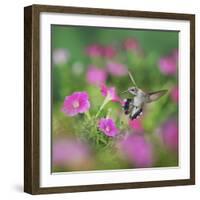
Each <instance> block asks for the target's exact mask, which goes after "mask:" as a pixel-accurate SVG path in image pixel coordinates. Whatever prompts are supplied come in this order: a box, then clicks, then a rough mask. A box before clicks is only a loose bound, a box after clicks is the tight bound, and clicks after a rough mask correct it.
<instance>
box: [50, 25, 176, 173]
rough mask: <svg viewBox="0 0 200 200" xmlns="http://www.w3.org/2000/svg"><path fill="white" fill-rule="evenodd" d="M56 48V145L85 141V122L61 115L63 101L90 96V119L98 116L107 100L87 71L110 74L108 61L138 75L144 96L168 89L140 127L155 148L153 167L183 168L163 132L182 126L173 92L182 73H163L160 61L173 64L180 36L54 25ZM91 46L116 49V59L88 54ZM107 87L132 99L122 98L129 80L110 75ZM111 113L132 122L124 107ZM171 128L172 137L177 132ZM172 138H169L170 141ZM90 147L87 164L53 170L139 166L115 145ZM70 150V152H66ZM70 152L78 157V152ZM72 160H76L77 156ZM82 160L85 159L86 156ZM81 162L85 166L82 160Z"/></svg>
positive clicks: (64, 164) (65, 164) (149, 108)
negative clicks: (128, 43) (78, 94)
mask: <svg viewBox="0 0 200 200" xmlns="http://www.w3.org/2000/svg"><path fill="white" fill-rule="evenodd" d="M127 38H133V39H134V40H135V39H136V40H137V42H138V44H139V50H138V49H133V51H132V50H130V49H129V50H127V49H124V47H123V43H124V41H125V40H126V39H127ZM51 43H52V66H51V67H52V105H53V108H52V139H53V144H54V143H56V142H57V141H58V140H59V139H62V140H63V141H64V140H65V139H66V140H68V139H69V138H70V139H69V140H70V141H71V140H76V139H77V138H78V139H79V134H80V138H82V137H83V136H82V135H81V134H82V133H79V132H80V130H81V131H82V128H81V127H80V126H81V123H83V122H84V119H83V116H82V115H80V116H76V117H69V116H66V115H65V114H64V113H63V112H61V108H62V105H63V102H64V99H65V97H66V96H68V95H70V94H72V93H73V92H75V91H87V93H88V94H89V96H90V101H91V108H90V114H91V115H94V114H95V113H96V112H97V111H98V109H99V107H100V105H101V103H102V101H103V99H104V97H103V96H102V95H101V92H100V88H99V87H98V86H97V85H95V84H91V83H89V82H88V80H87V70H88V68H89V66H91V65H93V66H96V67H97V68H99V69H105V70H106V64H107V62H110V61H112V62H117V63H121V64H123V65H124V66H125V67H126V68H127V69H128V70H129V71H130V72H131V73H132V74H133V76H134V79H135V80H136V82H137V85H138V86H139V87H140V88H141V89H143V90H144V91H149V92H152V91H156V90H161V89H168V94H167V95H165V96H164V97H162V98H161V99H160V100H159V101H157V102H155V103H152V104H149V105H148V106H147V108H146V109H145V110H146V111H144V115H143V117H142V119H141V120H140V122H139V123H140V126H141V129H142V131H141V132H142V133H141V134H143V135H145V137H147V138H148V139H149V140H150V142H151V144H152V145H153V147H154V154H155V156H154V157H155V161H154V162H153V164H152V166H153V167H162V166H164V167H166V166H177V165H178V151H177V149H175V150H174V149H171V148H170V145H169V144H167V143H165V141H164V140H163V137H162V133H161V132H162V131H161V130H162V127H164V124H165V123H167V122H168V121H169V120H170V119H173V120H172V121H176V122H177V118H178V102H177V101H175V100H174V99H173V93H172V91H173V88H175V87H177V86H178V79H177V72H175V73H173V74H172V73H171V74H166V73H163V72H162V70H161V67H162V66H161V67H160V66H159V60H160V59H161V58H163V57H164V58H166V59H168V58H169V59H171V57H170V56H171V55H172V54H173V51H174V50H178V32H174V31H157V30H134V29H117V28H116V29H113V28H112V29H111V28H99V27H73V26H60V25H52V27H51ZM92 44H99V45H101V46H108V45H109V46H112V47H113V48H114V50H115V51H116V54H115V55H114V56H113V57H111V58H110V57H109V58H106V57H102V56H97V57H93V56H91V55H88V53H87V51H86V49H87V47H88V46H90V45H92ZM59 53H60V54H59ZM169 59H168V60H169ZM168 60H167V61H166V62H165V63H164V65H163V67H164V68H167V67H171V66H170V64H171V60H169V62H168ZM176 67H177V64H176ZM105 83H106V85H108V86H114V87H115V88H116V90H117V93H118V95H119V96H120V97H121V98H122V99H123V98H127V97H131V95H128V94H123V95H122V94H121V92H122V91H124V90H126V89H127V88H128V87H131V86H132V83H131V82H130V79H129V77H128V76H127V75H123V76H115V75H113V74H108V76H107V78H106V82H105ZM110 108H111V109H112V114H111V116H112V117H113V118H114V119H115V121H117V120H118V121H119V120H120V118H123V119H122V120H123V121H124V120H127V121H128V117H126V116H125V115H124V114H123V111H122V109H121V105H119V104H116V103H113V102H111V103H109V104H108V105H107V106H106V107H105V109H104V111H103V112H102V114H101V117H103V116H105V114H106V112H107V109H110ZM118 113H120V114H118ZM127 124H128V122H127ZM177 127H178V124H177ZM168 129H169V131H172V132H173V129H172V130H171V129H170V128H168ZM127 130H129V131H130V130H131V132H133V133H134V131H135V130H134V127H133V128H130V127H128V125H127ZM163 132H165V130H164V131H163ZM175 132H176V131H175ZM63 138H64V139H63ZM170 138H171V140H173V137H171V136H170ZM170 138H169V139H168V140H169V141H170ZM84 142H85V141H84ZM117 142H118V141H117V140H116V141H115V143H116V144H117ZM173 142H174V141H172V143H173ZM168 143H170V142H168ZM66 146H67V145H66ZM86 146H87V148H88V149H90V150H89V152H90V153H88V154H89V156H88V155H87V156H86V157H85V160H84V159H83V161H81V162H77V163H78V164H77V163H76V162H75V163H76V164H75V165H70V164H69V162H71V161H70V159H69V160H68V158H66V160H65V161H63V162H60V163H58V164H57V163H56V162H55V163H54V162H53V163H52V170H53V171H74V170H79V171H81V170H99V169H118V168H121V169H123V168H134V167H135V165H134V162H133V163H132V162H130V161H129V159H128V158H127V159H124V158H123V156H122V155H121V153H120V151H123V150H119V151H118V150H116V146H114V147H113V146H112V147H111V148H110V149H108V148H107V149H103V148H102V149H103V150H101V146H100V148H99V147H98V148H95V147H94V146H93V145H91V144H90V141H87V139H86ZM52 148H53V147H52ZM58 149H59V145H58ZM65 150H66V151H67V147H66V149H65ZM53 151H54V150H53ZM61 151H62V150H61ZM71 151H72V150H71ZM58 152H59V151H58ZM113 152H114V153H113ZM71 153H72V154H73V151H72V152H71ZM73 155H74V157H76V153H74V154H73ZM53 156H54V155H53ZM55 156H56V154H55ZM82 156H83V157H84V156H85V155H82ZM63 159H65V156H63ZM75 160H76V159H75ZM77 160H79V161H80V159H78V158H77Z"/></svg>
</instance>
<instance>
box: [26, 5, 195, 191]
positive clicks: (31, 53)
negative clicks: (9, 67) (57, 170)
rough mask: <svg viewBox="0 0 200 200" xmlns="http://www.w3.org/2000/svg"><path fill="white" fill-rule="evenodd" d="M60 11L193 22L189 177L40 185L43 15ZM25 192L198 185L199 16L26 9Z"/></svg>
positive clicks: (191, 27)
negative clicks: (196, 18) (196, 40)
mask: <svg viewBox="0 0 200 200" xmlns="http://www.w3.org/2000/svg"><path fill="white" fill-rule="evenodd" d="M41 13H58V14H60V15H62V14H79V15H89V16H101V17H104V16H112V17H119V16H120V17H122V18H123V17H126V18H129V19H131V18H142V19H162V20H179V21H186V22H189V24H190V40H189V41H190V46H189V52H190V66H188V67H190V83H189V84H190V133H188V134H189V137H190V147H189V157H190V158H189V168H190V169H189V171H190V173H189V177H188V178H183V179H177V180H176V179H175V180H159V181H158V180H157V181H153V180H152V181H143V182H123V183H121V182H120V183H109V184H107V183H106V184H90V185H76V186H73V185H68V186H55V187H41V186H40V178H41V177H40V176H41V171H40V159H41V155H40V143H41V140H40V126H41V121H40V113H41V112H40V111H41V104H40V83H41V80H40V59H41V55H40V40H41V38H40V29H41V24H40V14H41ZM24 95H25V97H24V191H25V192H27V193H30V194H47V193H62V192H83V191H98V190H112V189H130V188H145V187H161V186H176V185H191V184H195V16H194V15H192V14H178V13H163V12H148V11H130V10H129V11H127V10H111V9H97V8H79V7H63V6H49V5H32V6H28V7H25V9H24Z"/></svg>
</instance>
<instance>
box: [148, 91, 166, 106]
mask: <svg viewBox="0 0 200 200" xmlns="http://www.w3.org/2000/svg"><path fill="white" fill-rule="evenodd" d="M166 93H167V90H160V91H156V92H149V93H148V98H147V103H151V102H153V101H157V100H158V99H160V97H162V96H163V95H164V94H166Z"/></svg>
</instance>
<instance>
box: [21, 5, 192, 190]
mask: <svg viewBox="0 0 200 200" xmlns="http://www.w3.org/2000/svg"><path fill="white" fill-rule="evenodd" d="M24 63H25V64H24V76H25V79H24V80H25V83H24V92H25V99H24V103H25V105H24V110H25V115H24V116H25V117H24V124H25V125H24V126H25V127H24V191H25V192H28V193H30V194H43V193H60V192H81V191H95V190H111V189H126V188H141V187H160V186H175V185H191V184H194V183H195V16H194V15H192V14H180V13H179V14H178V13H161V12H146V11H145V12H143V11H130V10H129V11H127V10H111V9H110V10H109V9H95V8H78V7H62V6H48V5H32V6H29V7H25V9H24Z"/></svg>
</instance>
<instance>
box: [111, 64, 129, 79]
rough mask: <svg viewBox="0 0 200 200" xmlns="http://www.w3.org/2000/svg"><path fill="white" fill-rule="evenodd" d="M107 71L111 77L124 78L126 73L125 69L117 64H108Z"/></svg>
mask: <svg viewBox="0 0 200 200" xmlns="http://www.w3.org/2000/svg"><path fill="white" fill-rule="evenodd" d="M107 69H108V72H109V73H110V74H112V75H113V76H125V75H127V73H128V70H127V67H126V66H125V65H123V64H121V63H117V62H108V64H107Z"/></svg>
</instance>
